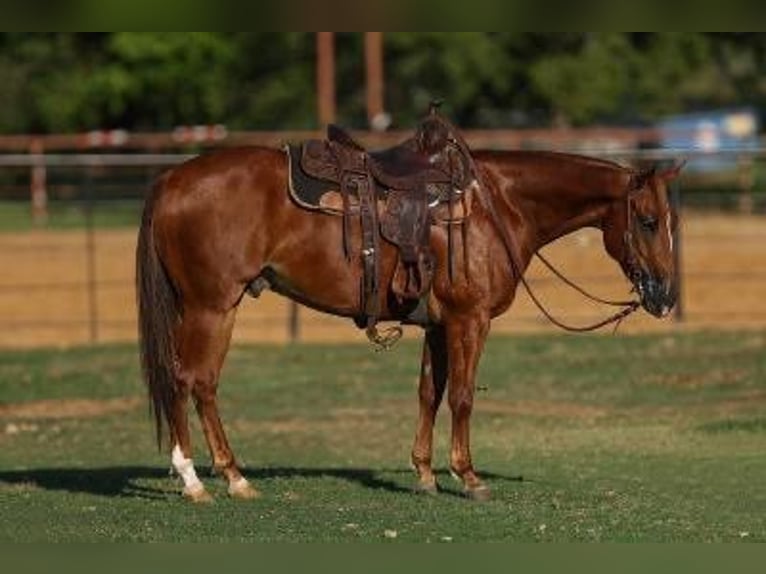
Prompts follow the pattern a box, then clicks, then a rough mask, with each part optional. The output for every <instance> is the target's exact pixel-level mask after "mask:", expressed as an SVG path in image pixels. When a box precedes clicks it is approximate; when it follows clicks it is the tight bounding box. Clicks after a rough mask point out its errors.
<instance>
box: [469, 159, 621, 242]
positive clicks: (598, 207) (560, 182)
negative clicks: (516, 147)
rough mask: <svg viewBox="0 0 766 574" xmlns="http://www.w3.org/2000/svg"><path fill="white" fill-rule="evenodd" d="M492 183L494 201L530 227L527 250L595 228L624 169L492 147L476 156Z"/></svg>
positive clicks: (614, 196)
mask: <svg viewBox="0 0 766 574" xmlns="http://www.w3.org/2000/svg"><path fill="white" fill-rule="evenodd" d="M477 160H478V162H479V163H480V164H482V165H485V166H486V167H488V169H487V170H486V171H487V172H488V173H489V175H490V178H491V179H493V180H494V183H495V185H493V186H491V187H492V188H493V193H494V194H495V195H496V202H497V203H501V204H502V203H504V204H506V206H507V207H508V210H507V211H508V212H509V213H512V212H513V211H516V212H520V213H521V215H522V219H523V220H524V222H525V223H526V224H527V225H528V226H530V229H529V230H528V231H530V232H531V233H530V234H528V235H529V241H530V242H531V244H530V245H529V247H530V249H531V251H536V250H537V249H539V248H541V247H542V246H544V245H546V244H547V243H550V242H551V241H554V240H556V239H558V238H559V237H562V236H564V235H566V234H568V233H571V232H573V231H576V230H578V229H581V228H583V227H598V228H600V227H601V224H602V222H603V220H604V217H605V215H606V213H607V211H608V210H609V208H610V206H611V205H613V204H614V202H615V201H616V200H618V199H620V198H621V197H624V193H625V189H626V188H627V185H628V181H629V177H630V175H629V172H628V170H626V169H625V168H623V167H621V166H619V165H618V164H615V163H612V162H608V161H603V160H598V159H592V158H587V157H584V156H577V155H570V154H559V153H552V152H495V153H493V154H491V155H489V156H481V155H479V157H477Z"/></svg>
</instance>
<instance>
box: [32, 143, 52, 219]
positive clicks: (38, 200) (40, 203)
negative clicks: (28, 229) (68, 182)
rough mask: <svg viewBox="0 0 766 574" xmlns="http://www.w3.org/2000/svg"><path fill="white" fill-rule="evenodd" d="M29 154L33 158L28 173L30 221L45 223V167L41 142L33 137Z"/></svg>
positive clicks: (46, 195)
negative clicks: (30, 207) (30, 205)
mask: <svg viewBox="0 0 766 574" xmlns="http://www.w3.org/2000/svg"><path fill="white" fill-rule="evenodd" d="M29 155H30V156H32V157H33V158H34V163H33V164H32V171H31V173H30V186H29V187H30V190H29V191H30V196H31V202H32V222H33V223H34V224H35V225H45V223H47V221H48V191H47V189H46V175H47V174H46V169H45V156H44V149H43V143H42V141H40V139H38V138H35V139H33V140H32V142H31V144H30V145H29Z"/></svg>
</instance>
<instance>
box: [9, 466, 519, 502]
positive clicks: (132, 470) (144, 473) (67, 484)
mask: <svg viewBox="0 0 766 574" xmlns="http://www.w3.org/2000/svg"><path fill="white" fill-rule="evenodd" d="M200 470H201V471H203V473H204V469H200ZM384 474H396V475H405V474H406V475H408V477H409V476H412V471H411V470H404V469H375V470H373V469H360V468H288V467H285V468H280V467H272V468H268V467H267V468H263V469H252V470H247V471H246V472H245V475H246V476H247V478H248V479H252V480H254V481H256V483H257V482H258V481H259V480H273V479H291V478H313V479H321V478H337V479H341V480H345V481H348V482H351V483H355V484H358V485H360V486H363V487H364V488H367V489H370V490H385V491H388V492H399V493H413V492H415V491H414V489H413V488H411V487H408V486H403V485H402V484H400V483H399V482H398V481H395V480H391V479H388V478H384V477H383V476H382V475H384ZM439 474H444V473H439ZM482 477H484V478H487V479H489V480H491V481H495V480H506V481H513V482H522V481H524V480H525V479H524V478H523V477H521V476H503V475H498V474H492V473H482ZM147 480H164V481H165V486H164V487H153V486H149V485H146V484H141V483H142V482H144V481H147ZM411 482H412V485H413V486H414V483H415V480H414V477H413V478H412V479H411ZM439 482H440V485H444V483H445V482H446V480H445V477H444V476H440V481H439ZM9 486H11V487H13V486H15V487H25V486H28V487H30V488H40V489H44V490H51V491H64V492H70V493H80V494H93V495H97V496H109V497H126V498H146V499H162V498H167V497H168V496H176V495H177V493H178V487H177V483H176V481H175V479H173V480H171V479H169V477H168V470H167V469H162V468H157V467H148V466H124V467H117V466H115V467H104V468H37V469H25V470H8V471H0V489H2V488H4V487H5V488H7V487H9ZM441 492H442V493H443V494H448V495H453V496H462V494H461V492H460V491H459V490H458V489H450V488H446V489H445V488H443V486H442V488H441Z"/></svg>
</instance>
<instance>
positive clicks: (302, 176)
mask: <svg viewBox="0 0 766 574" xmlns="http://www.w3.org/2000/svg"><path fill="white" fill-rule="evenodd" d="M286 151H287V163H288V169H287V171H288V176H289V177H288V181H289V184H288V189H289V193H290V197H291V198H292V200H293V201H294V202H295V203H297V204H298V205H300V206H301V207H303V208H305V209H309V210H312V211H322V212H324V213H329V214H331V215H343V198H342V196H341V194H340V189H339V185H338V184H337V183H335V182H332V181H327V180H324V179H319V178H316V177H312V176H310V175H308V174H307V173H306V172H305V171H304V170H303V168H302V167H301V156H302V154H303V145H302V144H301V145H288V146H287V149H286ZM349 202H350V204H351V207H352V209H354V210H355V209H356V208H357V206H358V201H357V200H356V198H355V197H349Z"/></svg>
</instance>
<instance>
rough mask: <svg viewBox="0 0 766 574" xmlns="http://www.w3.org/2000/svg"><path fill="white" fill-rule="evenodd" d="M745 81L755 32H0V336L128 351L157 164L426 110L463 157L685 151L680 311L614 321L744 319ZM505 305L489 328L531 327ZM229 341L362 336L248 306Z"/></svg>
mask: <svg viewBox="0 0 766 574" xmlns="http://www.w3.org/2000/svg"><path fill="white" fill-rule="evenodd" d="M764 72H766V35H765V34H759V33H564V34H548V33H376V32H369V33H329V32H327V33H256V32H253V33H137V32H123V33H82V34H74V33H4V34H2V35H0V270H1V271H0V317H1V319H0V324H2V326H3V329H0V346H6V347H21V346H37V345H62V346H68V345H74V344H87V343H100V342H107V341H132V340H135V332H136V326H135V308H134V294H133V293H134V292H133V272H134V271H133V258H134V254H133V252H134V249H135V238H136V231H137V226H138V222H139V218H140V213H141V207H142V202H143V197H144V195H145V193H146V191H147V190H148V188H149V186H150V183H151V181H152V180H153V179H154V178H155V177H156V176H157V175H158V174H159V173H160V172H161V171H162V170H163V169H166V168H167V167H169V166H172V165H174V164H176V163H178V162H180V161H183V160H184V159H186V158H188V157H190V156H192V155H194V154H197V153H200V152H204V151H206V150H209V149H213V148H216V147H223V146H232V145H269V146H281V145H283V144H284V143H286V142H288V141H299V140H302V139H306V138H309V137H316V136H317V135H318V134H319V133H320V130H321V129H322V128H323V126H324V125H325V124H327V123H329V122H336V123H339V124H342V125H344V126H346V127H348V128H351V129H352V130H353V131H354V133H355V135H356V136H357V137H358V138H359V139H360V140H361V141H363V142H364V143H365V144H366V145H369V146H371V147H383V146H386V145H391V144H394V143H396V142H398V141H400V140H402V139H404V138H406V137H407V136H408V135H409V133H410V130H411V129H412V128H413V127H414V125H415V123H416V122H417V120H418V118H419V117H421V116H422V115H423V114H424V112H425V111H426V109H427V106H428V103H429V102H430V101H431V100H432V99H435V98H440V99H443V100H444V106H443V111H444V113H445V115H447V116H448V117H449V118H450V119H451V120H452V121H453V122H454V123H455V124H456V125H458V126H459V127H460V128H461V129H462V130H464V134H465V136H466V139H467V140H468V142H469V144H470V145H471V146H472V147H474V148H496V149H519V148H526V149H557V150H566V151H575V152H579V153H587V154H592V155H597V156H601V157H606V158H609V159H612V160H615V161H619V162H623V163H630V164H639V163H648V162H667V161H672V160H673V159H674V158H681V157H684V158H687V159H688V160H689V163H688V165H687V167H686V169H685V172H684V175H683V177H682V178H681V180H680V181H679V182H678V184H677V185H676V186H675V188H674V189H673V198H674V201H675V202H676V203H677V206H678V209H679V210H680V212H681V214H682V217H681V222H682V223H681V226H680V228H679V235H678V237H677V240H678V242H679V246H680V249H679V265H680V267H681V271H682V296H681V300H680V305H679V307H678V309H677V312H676V314H675V316H674V317H672V318H671V319H669V320H666V321H662V322H659V321H656V320H653V319H649V318H647V317H637V318H635V319H633V318H632V319H630V320H629V321H628V322H626V324H625V325H624V326H623V327H621V328H622V329H623V330H625V331H628V332H631V331H644V330H648V329H651V330H676V329H705V328H742V327H752V328H763V327H764V326H766V298H765V297H764V293H766V227H765V226H764V223H765V222H766V152H764V145H763V144H764V137H763V133H762V131H761V130H762V127H761V126H762V123H761V116H762V114H763V111H764V110H766V73H764ZM546 252H547V253H548V254H549V255H550V257H551V258H552V259H553V260H554V261H556V262H558V264H559V265H560V267H561V269H562V270H563V271H564V272H565V273H567V274H569V275H571V276H572V277H573V278H575V279H577V280H578V281H580V282H581V283H582V284H583V285H584V286H585V287H587V288H590V289H592V290H594V291H596V292H598V293H599V294H602V295H604V296H619V295H624V294H625V293H626V291H627V288H628V285H627V283H626V281H625V280H624V279H623V278H622V277H621V274H620V272H619V271H618V269H617V268H616V266H615V265H614V264H613V263H612V262H611V261H609V260H608V259H607V257H606V255H605V254H604V253H603V249H602V248H601V245H600V237H599V235H598V234H597V233H594V232H589V231H583V232H580V233H577V234H574V235H573V236H569V237H567V238H564V239H563V240H560V241H559V242H557V243H556V244H554V245H552V246H550V247H549V248H547V250H546ZM529 276H530V278H531V279H532V281H533V283H534V285H536V287H537V288H538V290H539V292H540V294H541V297H542V298H543V299H544V300H545V301H547V302H548V304H549V306H550V307H551V309H552V311H553V312H554V314H556V315H557V316H559V317H560V318H564V319H566V320H568V321H570V322H581V323H585V322H588V321H593V320H594V319H597V318H599V317H601V316H602V315H604V314H605V310H603V309H600V308H598V307H595V306H593V305H591V304H590V303H588V302H587V301H583V300H581V299H580V297H579V296H578V295H577V294H576V293H572V292H571V291H569V290H567V288H566V287H564V286H563V285H561V284H560V283H559V282H558V281H557V280H556V279H555V278H553V277H551V276H550V274H549V273H546V272H545V271H544V270H542V269H538V268H537V267H534V266H533V267H532V268H531V269H530V271H529ZM524 297H525V296H524V295H523V294H520V295H519V300H518V301H517V303H516V305H514V308H513V310H512V311H511V312H510V313H508V314H506V315H505V316H504V317H502V318H500V319H498V320H497V321H496V322H495V326H494V329H495V330H496V331H503V332H519V331H538V330H546V329H550V327H549V326H548V325H547V323H546V322H545V320H544V319H543V318H542V317H540V315H539V313H537V312H536V310H535V309H534V307H533V306H532V305H530V303H529V301H527V300H526V299H525V298H524ZM235 340H237V341H240V342H241V341H280V342H282V341H291V340H303V341H317V340H321V341H327V340H363V335H362V334H360V333H359V332H358V331H357V330H356V329H355V328H354V327H353V325H352V324H351V322H349V321H347V320H340V319H337V318H333V317H328V316H326V315H320V314H318V313H314V312H311V311H309V310H306V309H299V308H297V307H296V306H294V305H292V304H290V303H289V302H287V301H285V300H283V299H279V298H277V297H276V296H272V295H270V294H266V295H264V296H263V297H262V298H261V299H260V300H259V301H258V304H257V305H256V304H255V303H254V302H251V301H246V302H245V303H244V305H243V310H242V312H241V313H240V316H239V319H238V324H237V329H236V332H235Z"/></svg>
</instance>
